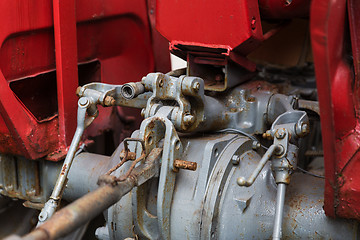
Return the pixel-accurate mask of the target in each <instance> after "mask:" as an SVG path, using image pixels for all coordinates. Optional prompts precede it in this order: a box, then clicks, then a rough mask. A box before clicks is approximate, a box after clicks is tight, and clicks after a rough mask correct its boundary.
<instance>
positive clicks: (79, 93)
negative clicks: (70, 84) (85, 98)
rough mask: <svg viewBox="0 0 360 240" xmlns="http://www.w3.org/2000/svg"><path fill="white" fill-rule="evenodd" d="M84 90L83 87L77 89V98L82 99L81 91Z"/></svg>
mask: <svg viewBox="0 0 360 240" xmlns="http://www.w3.org/2000/svg"><path fill="white" fill-rule="evenodd" d="M81 90H82V87H78V88H77V89H76V95H77V96H79V97H81V96H80V95H81V92H82V91H81Z"/></svg>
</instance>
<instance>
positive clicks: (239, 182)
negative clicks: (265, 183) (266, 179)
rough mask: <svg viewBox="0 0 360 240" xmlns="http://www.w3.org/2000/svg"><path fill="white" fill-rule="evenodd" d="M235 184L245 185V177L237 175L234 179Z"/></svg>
mask: <svg viewBox="0 0 360 240" xmlns="http://www.w3.org/2000/svg"><path fill="white" fill-rule="evenodd" d="M236 182H237V184H238V185H239V186H245V185H246V179H245V178H244V177H239V178H238V179H237V180H236Z"/></svg>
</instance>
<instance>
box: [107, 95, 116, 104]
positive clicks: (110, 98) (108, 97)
mask: <svg viewBox="0 0 360 240" xmlns="http://www.w3.org/2000/svg"><path fill="white" fill-rule="evenodd" d="M104 105H105V106H113V105H115V99H114V98H113V97H111V96H106V97H105V99H104Z"/></svg>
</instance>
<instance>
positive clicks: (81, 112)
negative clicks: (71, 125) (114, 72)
mask: <svg viewBox="0 0 360 240" xmlns="http://www.w3.org/2000/svg"><path fill="white" fill-rule="evenodd" d="M92 105H93V104H92V103H91V101H90V99H88V98H86V97H82V98H80V99H79V101H78V113H77V127H76V131H75V134H74V137H73V140H72V142H71V145H70V147H69V151H68V154H67V155H66V158H65V160H64V163H63V166H62V168H61V172H60V174H59V177H58V179H57V181H56V184H55V187H54V189H53V192H52V194H51V196H50V199H49V200H48V201H47V202H46V203H45V206H44V208H43V209H42V210H41V213H40V215H39V222H38V225H41V224H42V223H43V222H45V221H46V220H47V219H49V218H50V217H51V216H52V215H53V214H54V212H55V211H56V209H57V208H58V206H59V204H60V200H61V195H62V192H63V191H64V188H65V184H66V180H67V176H68V174H69V170H70V167H71V164H72V162H73V159H74V156H75V153H76V150H77V148H78V146H79V143H80V140H81V136H82V135H83V133H84V130H85V128H86V127H87V126H89V125H90V124H91V122H92V121H93V120H94V119H95V117H96V115H97V109H96V106H95V108H93V106H92ZM88 109H90V110H91V111H90V112H89V111H88V117H87V116H86V112H87V110H88Z"/></svg>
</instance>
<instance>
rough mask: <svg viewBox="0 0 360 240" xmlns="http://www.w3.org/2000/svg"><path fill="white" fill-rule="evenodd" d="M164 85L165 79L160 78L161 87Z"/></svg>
mask: <svg viewBox="0 0 360 240" xmlns="http://www.w3.org/2000/svg"><path fill="white" fill-rule="evenodd" d="M162 86H164V80H163V79H160V80H159V87H162Z"/></svg>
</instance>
